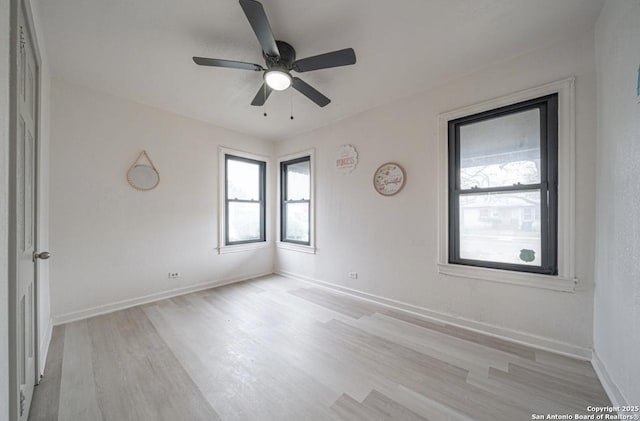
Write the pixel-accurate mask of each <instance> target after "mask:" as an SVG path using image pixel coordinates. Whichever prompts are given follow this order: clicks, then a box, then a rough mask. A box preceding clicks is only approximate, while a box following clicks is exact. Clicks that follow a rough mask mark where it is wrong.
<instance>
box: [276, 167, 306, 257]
mask: <svg viewBox="0 0 640 421" xmlns="http://www.w3.org/2000/svg"><path fill="white" fill-rule="evenodd" d="M310 164H311V161H310V158H309V157H304V158H299V159H295V160H292V161H287V162H283V163H282V168H281V170H282V186H281V187H282V195H283V197H282V209H281V212H282V221H281V224H282V235H281V240H282V241H288V242H293V243H300V244H306V245H308V244H309V243H310V226H309V224H310V205H311V165H310Z"/></svg>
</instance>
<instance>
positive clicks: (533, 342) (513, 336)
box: [275, 270, 592, 361]
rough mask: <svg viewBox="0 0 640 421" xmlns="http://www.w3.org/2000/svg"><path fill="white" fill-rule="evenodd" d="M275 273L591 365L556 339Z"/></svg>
mask: <svg viewBox="0 0 640 421" xmlns="http://www.w3.org/2000/svg"><path fill="white" fill-rule="evenodd" d="M275 273H276V274H278V275H282V276H285V277H287V278H292V279H298V280H301V281H305V282H309V283H312V284H314V285H318V286H321V287H324V288H328V289H331V290H333V291H336V292H339V293H342V294H346V295H349V296H352V297H356V298H359V299H362V300H366V301H371V302H374V303H377V304H381V305H383V306H386V307H390V308H393V309H395V310H400V311H404V312H408V313H412V314H416V315H418V316H421V317H423V318H426V319H431V320H433V321H436V322H440V323H447V324H450V325H453V326H457V327H460V328H463V329H467V330H471V331H474V332H478V333H482V334H484V335H489V336H492V337H495V338H500V339H504V340H508V341H511V342H515V343H519V344H522V345H527V346H530V347H533V348H537V349H540V350H544V351H549V352H553V353H556V354H562V355H566V356H569V357H572V358H578V359H581V360H584V361H590V360H591V358H592V350H591V349H589V348H584V347H580V346H577V345H573V344H569V343H566V342H561V341H558V340H555V339H550V338H545V337H542V336H538V335H533V334H530V333H527V332H522V331H518V330H513V329H508V328H505V327H501V326H496V325H492V324H489V323H484V322H478V321H475V320H471V319H466V318H463V317H458V316H454V315H451V314H446V313H442V312H438V311H433V310H429V309H427V308H424V307H420V306H416V305H413V304H409V303H405V302H402V301H398V300H393V299H390V298H385V297H380V296H378V295H374V294H369V293H367V292H363V291H358V290H355V289H352V288H347V287H343V286H341V285H336V284H332V283H330V282H325V281H320V280H318V279H313V278H310V277H308V276H303V275H298V274H295V273H292V272H288V271H285V270H276V272H275Z"/></svg>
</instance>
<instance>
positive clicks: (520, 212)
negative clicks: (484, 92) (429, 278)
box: [449, 94, 558, 275]
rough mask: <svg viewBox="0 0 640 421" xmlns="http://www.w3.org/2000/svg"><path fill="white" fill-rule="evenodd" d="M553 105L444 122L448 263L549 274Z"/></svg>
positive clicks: (553, 252)
mask: <svg viewBox="0 0 640 421" xmlns="http://www.w3.org/2000/svg"><path fill="white" fill-rule="evenodd" d="M557 106H558V103H557V94H554V95H549V96H546V97H542V98H537V99H534V100H530V101H525V102H522V103H518V104H514V105H510V106H507V107H501V108H498V109H495V110H491V111H487V112H483V113H479V114H475V115H471V116H468V117H463V118H459V119H456V120H453V121H450V122H449V263H455V264H463V265H471V266H480V267H488V268H496V269H507V270H515V271H523V272H534V273H545V274H554V275H555V274H557V174H558V168H557V154H558V144H557V139H558V111H557Z"/></svg>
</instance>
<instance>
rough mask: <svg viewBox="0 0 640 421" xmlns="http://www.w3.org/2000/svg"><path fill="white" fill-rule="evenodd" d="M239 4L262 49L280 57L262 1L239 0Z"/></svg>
mask: <svg viewBox="0 0 640 421" xmlns="http://www.w3.org/2000/svg"><path fill="white" fill-rule="evenodd" d="M240 6H241V7H242V10H243V11H244V14H245V15H246V16H247V19H248V20H249V24H250V25H251V28H252V29H253V32H255V34H256V37H257V38H258V42H260V45H261V46H262V51H264V53H265V54H266V55H268V56H270V57H280V51H278V46H277V45H276V40H275V38H274V37H273V31H272V30H271V25H269V20H268V19H267V14H266V13H265V12H264V8H263V7H262V3H260V2H259V1H256V0H240Z"/></svg>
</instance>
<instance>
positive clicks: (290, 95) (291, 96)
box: [289, 89, 293, 120]
mask: <svg viewBox="0 0 640 421" xmlns="http://www.w3.org/2000/svg"><path fill="white" fill-rule="evenodd" d="M289 99H290V100H291V120H293V90H291V89H289Z"/></svg>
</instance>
